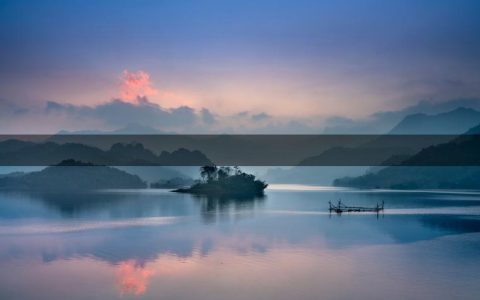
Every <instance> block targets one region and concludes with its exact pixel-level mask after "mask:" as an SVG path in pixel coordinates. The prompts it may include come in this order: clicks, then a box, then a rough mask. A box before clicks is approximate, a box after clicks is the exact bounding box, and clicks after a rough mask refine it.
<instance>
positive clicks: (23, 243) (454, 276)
mask: <svg viewBox="0 0 480 300" xmlns="http://www.w3.org/2000/svg"><path fill="white" fill-rule="evenodd" d="M338 199H342V202H344V203H346V204H351V205H364V206H374V205H376V204H377V203H381V202H382V201H384V202H385V208H386V209H385V211H384V212H383V213H380V214H375V213H350V214H348V213H347V214H342V215H337V214H329V213H328V201H332V202H336V201H338ZM386 298H388V299H479V298H480V192H475V191H441V192H440V191H385V190H372V191H361V190H349V189H335V188H328V187H315V186H301V185H272V186H271V187H269V189H268V190H267V191H266V195H265V197H263V198H254V199H207V198H204V197H194V196H190V195H186V194H175V193H171V192H168V191H166V190H110V191H98V192H92V193H83V194H55V193H32V192H30V193H27V192H15V191H3V192H0V299H9V300H12V299H19V300H20V299H22V300H24V299H48V300H55V299H62V300H63V299H69V300H73V299H102V300H106V299H156V300H158V299H169V300H171V299H181V300H187V299H197V300H198V299H205V300H206V299H208V300H214V299H222V300H224V299H286V300H287V299H288V300H291V299H298V300H300V299H386Z"/></svg>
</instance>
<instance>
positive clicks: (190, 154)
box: [0, 140, 212, 166]
mask: <svg viewBox="0 0 480 300" xmlns="http://www.w3.org/2000/svg"><path fill="white" fill-rule="evenodd" d="M67 159H75V160H79V161H88V162H92V163H94V164H98V165H118V166H121V165H124V166H125V165H169V166H182V165H198V166H200V165H207V164H212V162H211V161H210V160H209V159H208V158H207V157H206V156H205V155H204V154H203V153H201V152H200V151H196V150H194V151H190V150H187V149H183V148H181V149H177V150H175V151H172V152H167V151H162V152H161V153H160V154H159V155H156V154H155V153H153V152H152V151H150V150H148V149H146V148H144V146H143V145H142V144H140V143H129V144H123V143H116V144H113V145H112V146H111V147H110V149H108V150H102V149H99V148H96V147H93V146H87V145H84V144H79V143H64V144H59V143H54V142H44V143H32V142H23V141H18V140H7V141H3V142H0V165H4V166H14V165H17V166H25V165H30V166H38V165H42V166H48V165H54V164H57V163H58V162H60V161H63V160H67Z"/></svg>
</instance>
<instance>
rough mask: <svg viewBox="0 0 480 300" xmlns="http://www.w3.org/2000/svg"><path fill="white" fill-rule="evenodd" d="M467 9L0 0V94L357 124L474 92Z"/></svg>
mask: <svg viewBox="0 0 480 300" xmlns="http://www.w3.org/2000/svg"><path fill="white" fill-rule="evenodd" d="M479 11H480V2H478V1H462V0H459V1H453V0H452V1H444V0H435V1H434V0H430V1H373V0H365V1H345V0H336V1H311V0H297V1H272V0H263V1H228V0H222V1H220V0H215V1H213V0H205V1H188V0H176V1H142V0H137V1H133V0H130V1H127V0H102V1H93V0H91V1H89V0H83V1H79V0H70V1H60V0H57V1H51V0H50V1H49V0H43V1H35V0H32V1H27V0H0V19H1V20H2V21H1V22H2V26H0V52H1V55H0V93H1V94H0V98H1V99H4V101H9V102H13V103H15V104H16V105H21V106H26V107H34V106H41V105H44V104H45V103H46V102H47V101H56V102H59V103H71V104H74V105H89V106H92V105H93V106H94V105H99V104H102V103H105V102H108V101H110V100H111V99H113V98H117V97H119V85H121V82H122V80H123V79H122V74H123V72H124V71H125V70H128V72H131V73H132V74H136V73H135V72H138V71H143V72H145V73H146V74H148V76H149V84H150V85H151V86H152V87H153V88H154V89H155V90H156V91H159V93H156V95H151V96H150V97H149V98H148V99H149V101H151V102H153V103H156V104H158V105H160V106H162V107H165V108H174V107H179V106H183V105H185V106H189V107H192V108H193V109H196V110H200V109H201V108H203V107H205V108H207V109H208V110H210V111H212V112H213V113H216V114H219V115H232V114H235V113H240V112H244V111H250V112H252V113H262V112H264V113H267V114H269V115H272V116H276V117H282V118H288V117H292V118H293V117H302V118H305V117H312V118H314V117H317V116H334V115H335V116H344V117H352V118H359V117H364V116H366V115H369V114H371V113H374V112H376V111H381V110H391V109H400V108H403V107H406V106H408V105H412V104H414V103H416V102H418V101H419V100H423V99H430V100H431V101H434V102H435V101H439V102H440V101H445V100H448V99H451V98H459V97H477V96H479V94H480V88H479V86H480V82H479V81H480V79H479V78H480V56H479V55H478V53H480V17H479V14H478V12H479Z"/></svg>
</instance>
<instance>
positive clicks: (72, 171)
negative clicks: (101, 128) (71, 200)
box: [0, 160, 147, 191]
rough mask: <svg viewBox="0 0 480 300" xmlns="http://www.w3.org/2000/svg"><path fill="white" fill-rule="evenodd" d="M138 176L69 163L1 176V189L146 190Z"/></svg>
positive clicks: (77, 162) (102, 167) (113, 169)
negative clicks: (36, 170)
mask: <svg viewBox="0 0 480 300" xmlns="http://www.w3.org/2000/svg"><path fill="white" fill-rule="evenodd" d="M146 187H147V184H146V183H145V182H144V181H142V180H141V179H140V178H139V177H138V176H136V175H131V174H128V173H127V172H124V171H120V170H118V169H116V168H112V167H105V166H97V165H93V164H90V163H83V162H79V161H75V160H65V161H62V162H61V163H60V164H58V165H55V166H50V167H47V168H45V169H43V170H42V171H38V172H31V173H15V174H11V175H9V176H3V177H0V188H3V189H28V190H43V191H70V190H82V191H85V190H95V189H116V188H146Z"/></svg>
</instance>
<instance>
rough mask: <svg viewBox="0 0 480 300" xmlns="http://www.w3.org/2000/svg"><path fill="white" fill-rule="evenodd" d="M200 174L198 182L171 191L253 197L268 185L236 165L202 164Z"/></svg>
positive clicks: (217, 195) (261, 192)
mask: <svg viewBox="0 0 480 300" xmlns="http://www.w3.org/2000/svg"><path fill="white" fill-rule="evenodd" d="M200 175H201V177H202V180H201V181H200V182H197V183H195V184H193V185H192V186H190V187H189V188H181V189H176V190H173V192H177V193H189V194H196V195H204V196H216V197H226V196H234V197H255V196H262V195H263V191H264V190H265V188H266V187H267V186H268V184H266V183H265V182H264V181H261V180H258V179H256V178H255V176H254V175H252V174H247V173H245V172H243V171H241V170H240V168H238V167H233V168H232V167H217V166H203V167H201V168H200Z"/></svg>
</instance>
